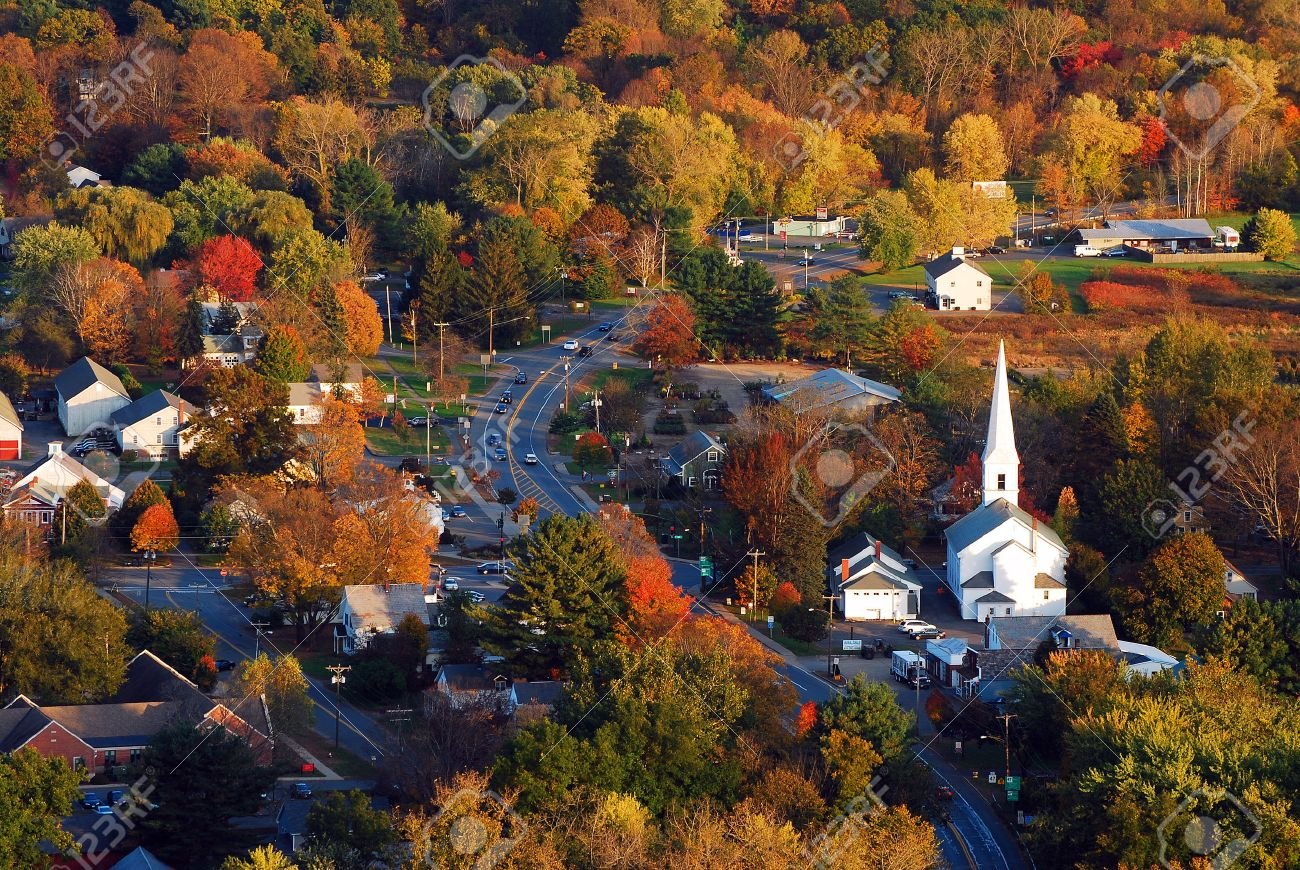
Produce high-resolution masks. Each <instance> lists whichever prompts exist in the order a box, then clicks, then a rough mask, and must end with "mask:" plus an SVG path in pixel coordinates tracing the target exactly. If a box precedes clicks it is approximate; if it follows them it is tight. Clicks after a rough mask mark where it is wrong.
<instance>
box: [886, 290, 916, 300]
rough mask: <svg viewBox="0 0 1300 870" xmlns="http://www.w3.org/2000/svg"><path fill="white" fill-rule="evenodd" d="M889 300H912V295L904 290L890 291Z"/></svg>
mask: <svg viewBox="0 0 1300 870" xmlns="http://www.w3.org/2000/svg"><path fill="white" fill-rule="evenodd" d="M889 298H890V299H911V298H912V294H911V293H908V292H906V291H903V290H891V291H889Z"/></svg>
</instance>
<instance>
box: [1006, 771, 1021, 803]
mask: <svg viewBox="0 0 1300 870" xmlns="http://www.w3.org/2000/svg"><path fill="white" fill-rule="evenodd" d="M1006 787H1007V800H1009V801H1018V800H1020V777H1018V776H1008V777H1007V778H1006Z"/></svg>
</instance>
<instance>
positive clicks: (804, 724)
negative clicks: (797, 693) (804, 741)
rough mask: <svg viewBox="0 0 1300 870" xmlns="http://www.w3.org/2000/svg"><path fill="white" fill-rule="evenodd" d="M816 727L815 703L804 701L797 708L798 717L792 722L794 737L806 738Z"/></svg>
mask: <svg viewBox="0 0 1300 870" xmlns="http://www.w3.org/2000/svg"><path fill="white" fill-rule="evenodd" d="M816 727H817V702H816V701H804V702H803V704H802V705H800V707H799V715H797V716H796V717H795V720H794V736H795V737H799V738H804V737H807V736H808V734H809V733H810V732H811V731H812V730H813V729H814V728H816Z"/></svg>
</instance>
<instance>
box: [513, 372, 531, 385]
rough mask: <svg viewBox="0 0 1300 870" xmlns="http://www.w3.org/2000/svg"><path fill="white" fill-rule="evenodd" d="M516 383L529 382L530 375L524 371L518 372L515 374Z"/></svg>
mask: <svg viewBox="0 0 1300 870" xmlns="http://www.w3.org/2000/svg"><path fill="white" fill-rule="evenodd" d="M515 383H516V384H526V383H528V375H526V374H524V373H523V372H519V373H518V374H516V375H515Z"/></svg>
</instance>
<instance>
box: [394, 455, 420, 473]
mask: <svg viewBox="0 0 1300 870" xmlns="http://www.w3.org/2000/svg"><path fill="white" fill-rule="evenodd" d="M398 469H399V470H401V471H405V472H408V473H410V474H420V473H422V472H423V471H424V466H422V465H421V464H420V460H418V459H416V458H415V457H414V456H407V457H405V458H404V459H402V464H401V465H399V466H398Z"/></svg>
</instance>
